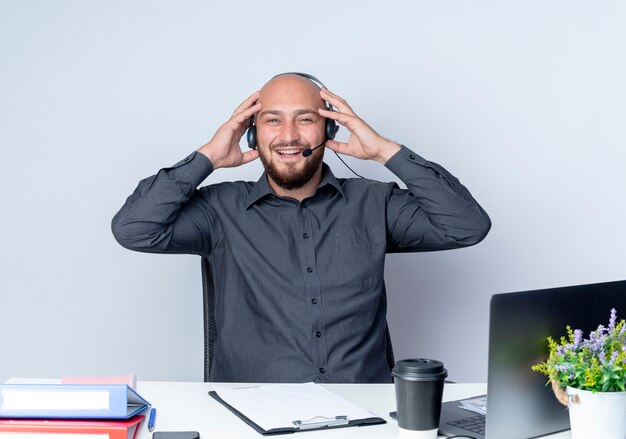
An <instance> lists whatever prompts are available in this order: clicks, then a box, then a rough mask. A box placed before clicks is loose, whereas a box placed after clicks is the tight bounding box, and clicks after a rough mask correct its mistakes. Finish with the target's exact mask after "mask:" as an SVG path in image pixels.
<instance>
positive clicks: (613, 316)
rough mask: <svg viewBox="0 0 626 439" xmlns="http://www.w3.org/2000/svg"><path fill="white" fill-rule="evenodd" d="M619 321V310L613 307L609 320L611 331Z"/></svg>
mask: <svg viewBox="0 0 626 439" xmlns="http://www.w3.org/2000/svg"><path fill="white" fill-rule="evenodd" d="M616 321H617V311H616V310H615V308H612V309H611V319H610V320H609V331H613V330H614V329H615V322H616Z"/></svg>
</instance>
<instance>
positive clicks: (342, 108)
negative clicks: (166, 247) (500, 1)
mask: <svg viewBox="0 0 626 439" xmlns="http://www.w3.org/2000/svg"><path fill="white" fill-rule="evenodd" d="M320 96H321V97H322V99H324V100H325V101H326V102H328V103H330V104H331V105H332V106H333V107H335V108H336V109H337V111H338V112H340V113H346V114H350V115H352V116H356V114H355V113H354V111H353V110H352V107H350V105H348V103H347V102H346V101H345V99H342V98H340V97H339V96H337V95H336V94H334V93H332V92H331V91H329V90H328V89H327V88H322V89H320Z"/></svg>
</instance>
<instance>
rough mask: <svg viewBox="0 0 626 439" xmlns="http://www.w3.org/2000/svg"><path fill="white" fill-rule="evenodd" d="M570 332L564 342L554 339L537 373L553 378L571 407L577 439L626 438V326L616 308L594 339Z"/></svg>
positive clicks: (560, 396)
mask: <svg viewBox="0 0 626 439" xmlns="http://www.w3.org/2000/svg"><path fill="white" fill-rule="evenodd" d="M566 329H567V337H565V336H563V337H561V339H560V342H556V341H555V340H554V339H553V338H552V337H548V346H549V349H550V353H549V356H548V359H547V360H546V361H544V362H542V363H539V364H536V365H534V366H533V367H532V369H533V370H534V371H537V372H541V373H543V374H544V375H547V376H548V377H549V378H550V382H551V383H552V389H553V390H554V393H555V395H556V397H557V398H558V400H559V401H560V402H561V403H562V404H564V405H566V406H568V407H569V412H570V424H571V427H572V439H590V438H602V439H612V438H615V439H624V438H626V370H625V369H626V322H625V321H624V320H623V319H622V320H621V321H619V322H617V311H616V310H615V309H612V310H611V317H610V320H609V325H608V326H607V327H605V326H603V325H599V326H598V329H596V330H595V331H591V332H590V334H589V337H588V338H584V336H583V332H582V331H581V330H580V329H575V330H572V329H571V328H570V327H569V326H567V328H566Z"/></svg>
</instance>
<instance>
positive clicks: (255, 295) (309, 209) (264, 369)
mask: <svg viewBox="0 0 626 439" xmlns="http://www.w3.org/2000/svg"><path fill="white" fill-rule="evenodd" d="M386 166H387V168H388V169H390V170H391V171H392V172H393V173H394V174H395V175H397V176H398V177H399V178H400V179H401V180H402V181H403V182H404V183H405V184H406V185H407V188H408V190H405V189H400V188H399V187H398V186H397V185H396V184H395V183H381V182H378V181H373V180H368V179H358V178H350V179H343V178H336V177H335V176H334V175H333V173H332V172H331V170H330V169H329V168H328V167H327V166H326V165H324V171H323V177H322V181H321V183H320V185H319V187H318V189H317V191H316V193H315V194H314V195H313V196H312V197H310V198H307V199H305V200H303V201H302V202H299V201H297V200H295V199H291V198H286V197H279V196H277V195H275V194H274V193H273V191H272V189H271V188H270V186H269V184H268V181H267V177H266V175H265V174H264V175H263V176H261V178H260V179H259V181H257V182H256V183H255V182H243V181H237V182H224V183H218V184H213V185H209V186H205V187H202V188H200V189H196V188H197V187H198V185H199V184H200V183H201V182H202V181H203V180H204V179H205V178H206V177H207V176H208V175H209V174H210V173H211V172H212V171H213V168H212V166H211V163H210V161H209V159H208V158H207V157H206V156H204V155H203V154H200V153H197V152H194V153H192V154H191V155H190V156H189V157H187V158H185V159H184V160H182V161H181V162H179V163H177V164H176V165H174V166H173V167H171V168H165V169H161V170H160V171H159V172H158V173H157V174H156V175H154V176H152V177H149V178H147V179H145V180H142V181H141V182H140V183H139V186H138V187H137V189H136V190H135V192H134V193H133V194H132V195H131V196H130V197H129V198H128V200H127V201H126V203H125V204H124V206H123V207H122V209H121V210H120V211H119V212H118V213H117V215H116V216H115V217H114V218H113V223H112V229H113V234H114V235H115V238H116V239H117V240H118V242H119V243H120V244H121V245H123V246H124V247H126V248H129V249H132V250H138V251H145V252H154V253H192V254H198V255H202V256H205V257H206V258H208V259H209V261H210V263H211V269H212V274H213V279H214V281H215V294H216V297H215V321H216V326H217V339H216V342H215V346H214V358H213V360H212V368H211V376H210V378H211V380H212V381H238V382H305V381H319V382H390V381H391V376H390V371H389V367H388V365H387V362H386V356H385V352H386V341H385V333H384V330H385V325H386V311H387V302H386V294H385V283H384V279H383V273H384V262H385V254H386V253H392V252H412V251H428V250H441V249H451V248H457V247H464V246H469V245H473V244H476V243H478V242H479V241H480V240H482V239H483V238H484V237H485V235H486V234H487V232H488V231H489V228H490V225H491V223H490V220H489V217H488V216H487V214H486V213H485V211H484V210H483V209H482V208H481V207H480V206H479V205H478V203H477V202H476V201H475V200H474V199H473V198H472V196H471V194H470V193H469V191H468V190H467V189H466V188H465V187H464V186H463V185H461V183H460V182H459V181H458V180H457V179H456V178H455V177H454V176H452V175H451V174H450V173H449V172H447V171H446V170H445V169H443V168H442V167H441V166H439V165H437V164H435V163H432V162H428V161H426V160H424V159H423V158H421V157H420V156H418V155H417V154H415V153H414V152H412V151H411V150H409V149H408V148H406V147H402V149H401V151H399V152H398V153H396V154H395V155H394V156H393V157H392V158H391V159H390V160H389V161H388V162H387V164H386Z"/></svg>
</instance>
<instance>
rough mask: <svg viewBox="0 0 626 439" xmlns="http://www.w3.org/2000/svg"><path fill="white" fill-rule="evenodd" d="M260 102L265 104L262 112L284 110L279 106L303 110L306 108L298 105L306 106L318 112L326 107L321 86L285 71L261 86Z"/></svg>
mask: <svg viewBox="0 0 626 439" xmlns="http://www.w3.org/2000/svg"><path fill="white" fill-rule="evenodd" d="M258 102H261V103H262V104H263V110H262V112H264V111H268V110H269V111H272V110H277V111H282V110H281V109H280V108H277V107H281V108H283V109H291V110H302V109H304V108H296V107H298V106H300V107H302V106H304V107H306V108H307V109H310V110H313V111H315V112H316V113H317V109H318V108H324V107H325V103H324V101H323V100H322V98H321V97H320V89H319V87H318V86H317V85H315V84H314V83H313V82H312V81H311V80H309V79H307V78H305V77H302V76H300V75H296V74H294V73H285V74H282V75H278V76H275V77H273V78H272V79H270V80H269V81H268V82H267V83H266V84H265V85H264V86H263V87H262V88H261V93H260V95H259V100H258ZM275 107H276V108H275Z"/></svg>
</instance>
